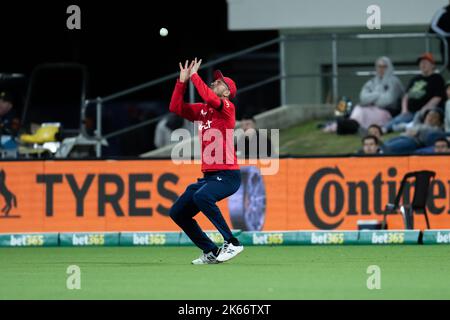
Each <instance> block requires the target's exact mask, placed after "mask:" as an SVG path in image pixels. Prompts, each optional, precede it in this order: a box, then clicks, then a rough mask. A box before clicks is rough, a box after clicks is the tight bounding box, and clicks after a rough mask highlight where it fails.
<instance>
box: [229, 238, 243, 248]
mask: <svg viewBox="0 0 450 320" xmlns="http://www.w3.org/2000/svg"><path fill="white" fill-rule="evenodd" d="M228 242H229V243H231V244H232V245H233V246H240V245H241V243H240V242H239V240H238V239H237V238H235V237H233V238H231V239H230V240H228Z"/></svg>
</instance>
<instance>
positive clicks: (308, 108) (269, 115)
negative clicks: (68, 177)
mask: <svg viewBox="0 0 450 320" xmlns="http://www.w3.org/2000/svg"><path fill="white" fill-rule="evenodd" d="M333 111H334V106H333V105H330V104H305V105H296V104H292V105H285V106H281V107H279V108H275V109H272V110H269V111H265V112H263V113H260V114H258V115H256V116H255V121H256V126H257V127H258V128H261V129H285V128H289V127H291V126H294V125H296V124H298V123H300V122H303V121H307V120H311V119H322V118H324V117H330V116H332V115H333ZM238 127H239V122H236V128H238ZM194 139H195V140H196V139H198V137H197V136H195V137H194V138H193V139H190V140H186V141H183V145H185V144H187V145H191V146H193V143H194ZM174 145H175V144H173V145H168V146H165V147H163V148H159V149H156V150H152V151H150V152H146V153H144V154H141V155H140V156H141V157H142V158H149V157H170V155H171V152H172V149H173V146H174ZM191 150H194V149H191ZM196 151H199V149H197V150H196ZM195 156H196V157H199V153H195Z"/></svg>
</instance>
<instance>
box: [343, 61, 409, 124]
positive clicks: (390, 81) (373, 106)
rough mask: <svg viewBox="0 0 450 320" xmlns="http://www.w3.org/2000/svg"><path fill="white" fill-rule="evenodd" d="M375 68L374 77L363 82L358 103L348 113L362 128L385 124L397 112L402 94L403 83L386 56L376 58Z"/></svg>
mask: <svg viewBox="0 0 450 320" xmlns="http://www.w3.org/2000/svg"><path fill="white" fill-rule="evenodd" d="M375 70H376V75H375V77H373V78H372V79H370V80H369V81H367V82H366V83H365V84H364V86H363V88H362V90H361V93H360V104H359V105H357V106H355V108H354V109H353V111H352V114H351V115H350V119H354V120H356V121H357V122H358V123H359V125H360V127H362V128H364V129H367V128H368V127H369V125H371V124H377V125H379V126H384V125H385V124H387V123H388V122H389V121H390V120H391V118H392V117H393V116H396V115H397V114H398V113H399V111H400V110H399V101H400V99H401V97H402V95H403V94H404V89H403V85H402V83H401V82H400V80H399V78H398V77H397V76H395V75H394V67H393V65H392V62H391V60H390V59H389V58H388V57H380V58H378V59H377V61H376V63H375Z"/></svg>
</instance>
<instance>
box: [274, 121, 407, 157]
mask: <svg viewBox="0 0 450 320" xmlns="http://www.w3.org/2000/svg"><path fill="white" fill-rule="evenodd" d="M324 121H325V120H310V121H307V122H304V123H301V124H298V125H296V126H293V127H290V128H287V129H283V130H281V131H280V154H291V155H339V154H340V155H342V154H352V153H355V152H356V151H357V150H358V149H359V148H361V138H362V137H361V136H360V135H358V134H352V135H337V134H335V133H334V134H332V133H324V132H322V131H321V130H319V129H317V125H318V124H319V123H322V122H324ZM398 135H399V133H390V134H387V135H384V136H383V141H387V140H389V139H390V138H393V137H395V136H398Z"/></svg>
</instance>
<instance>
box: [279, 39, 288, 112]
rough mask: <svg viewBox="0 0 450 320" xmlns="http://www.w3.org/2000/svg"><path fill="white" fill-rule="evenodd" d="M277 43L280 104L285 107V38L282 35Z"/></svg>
mask: <svg viewBox="0 0 450 320" xmlns="http://www.w3.org/2000/svg"><path fill="white" fill-rule="evenodd" d="M280 38H281V39H280V42H279V48H280V49H279V50H280V52H279V54H280V58H279V63H280V66H279V68H280V103H281V105H282V106H284V105H286V102H287V101H286V47H285V46H286V44H285V41H286V36H284V35H282V36H281V37H280Z"/></svg>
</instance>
